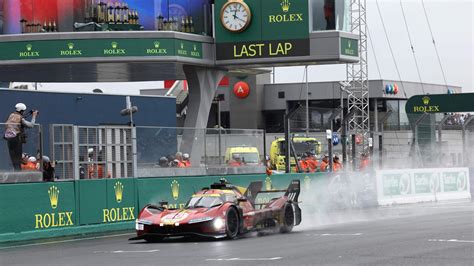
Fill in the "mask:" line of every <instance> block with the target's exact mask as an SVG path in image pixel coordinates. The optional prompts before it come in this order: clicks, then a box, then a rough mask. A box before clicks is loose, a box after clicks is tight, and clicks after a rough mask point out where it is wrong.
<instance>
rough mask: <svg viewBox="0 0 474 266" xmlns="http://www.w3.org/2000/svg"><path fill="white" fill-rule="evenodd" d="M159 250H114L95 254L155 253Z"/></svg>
mask: <svg viewBox="0 0 474 266" xmlns="http://www.w3.org/2000/svg"><path fill="white" fill-rule="evenodd" d="M158 251H160V250H159V249H152V250H114V251H94V253H110V254H119V253H153V252H158Z"/></svg>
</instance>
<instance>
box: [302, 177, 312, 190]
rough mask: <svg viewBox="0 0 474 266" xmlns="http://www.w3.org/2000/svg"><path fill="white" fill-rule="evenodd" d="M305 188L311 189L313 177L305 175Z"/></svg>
mask: <svg viewBox="0 0 474 266" xmlns="http://www.w3.org/2000/svg"><path fill="white" fill-rule="evenodd" d="M303 182H304V188H306V189H309V188H310V186H311V178H310V177H309V176H305V177H304V181H303Z"/></svg>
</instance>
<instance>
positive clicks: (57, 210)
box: [0, 173, 328, 243]
mask: <svg viewBox="0 0 474 266" xmlns="http://www.w3.org/2000/svg"><path fill="white" fill-rule="evenodd" d="M327 176H328V175H327V174H322V173H316V174H308V175H305V174H282V175H273V176H271V177H267V176H266V175H263V174H261V175H233V176H226V177H225V178H226V180H227V181H229V182H231V183H232V184H235V185H237V186H241V187H245V188H246V187H247V186H248V185H249V184H250V182H252V181H258V180H261V181H263V182H264V188H265V189H286V188H287V187H288V185H289V183H290V181H291V180H293V179H300V180H301V181H302V186H303V189H304V187H306V188H309V184H310V183H311V182H317V181H324V180H328V178H327ZM221 178H223V176H200V177H175V178H129V179H101V180H79V181H69V182H54V183H24V184H4V185H0V210H1V213H0V243H2V242H10V241H24V240H31V239H41V238H51V237H60V236H68V235H85V234H97V233H105V232H110V231H121V230H133V229H134V227H135V224H134V223H135V219H136V218H137V215H138V212H139V211H140V209H141V208H142V207H143V206H145V205H146V204H149V203H152V204H159V202H160V201H167V202H169V204H168V205H169V206H171V207H178V208H179V207H182V206H184V204H185V203H186V201H187V200H188V198H189V197H190V196H191V195H192V194H193V193H194V192H197V191H199V190H201V189H202V188H203V187H206V186H207V187H208V186H209V185H210V184H212V183H214V182H218V181H219V180H220V179H221Z"/></svg>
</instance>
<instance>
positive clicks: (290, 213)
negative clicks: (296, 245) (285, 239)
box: [280, 202, 295, 233]
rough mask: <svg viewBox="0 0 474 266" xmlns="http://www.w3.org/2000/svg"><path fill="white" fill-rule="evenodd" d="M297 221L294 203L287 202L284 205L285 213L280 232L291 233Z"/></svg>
mask: <svg viewBox="0 0 474 266" xmlns="http://www.w3.org/2000/svg"><path fill="white" fill-rule="evenodd" d="M294 222H295V211H294V210H293V204H291V203H288V202H287V203H285V206H283V213H282V219H281V225H280V233H289V232H291V230H293V225H294Z"/></svg>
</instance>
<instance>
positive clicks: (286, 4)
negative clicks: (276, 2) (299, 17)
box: [280, 0, 291, 13]
mask: <svg viewBox="0 0 474 266" xmlns="http://www.w3.org/2000/svg"><path fill="white" fill-rule="evenodd" d="M280 5H281V10H283V12H285V13H286V12H288V11H290V6H291V3H290V0H281V3H280Z"/></svg>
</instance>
